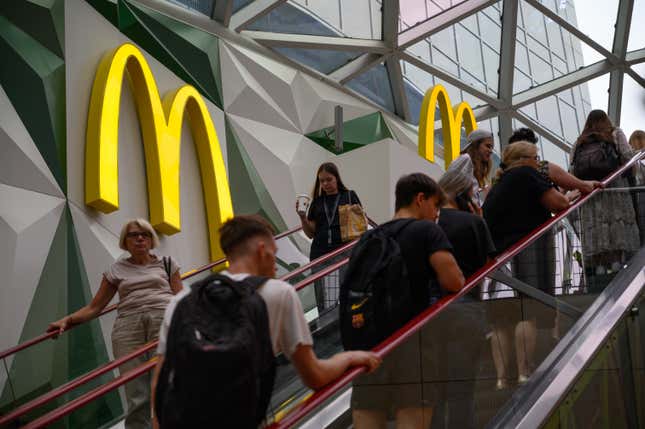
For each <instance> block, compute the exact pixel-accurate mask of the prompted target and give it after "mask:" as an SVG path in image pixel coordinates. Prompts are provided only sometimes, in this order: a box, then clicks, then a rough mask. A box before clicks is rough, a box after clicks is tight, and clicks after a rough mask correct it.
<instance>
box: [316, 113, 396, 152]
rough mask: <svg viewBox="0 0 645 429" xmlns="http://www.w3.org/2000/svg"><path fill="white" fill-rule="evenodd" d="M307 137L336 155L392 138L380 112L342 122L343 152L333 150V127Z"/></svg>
mask: <svg viewBox="0 0 645 429" xmlns="http://www.w3.org/2000/svg"><path fill="white" fill-rule="evenodd" d="M307 137H308V138H310V139H311V140H313V141H314V142H316V143H318V144H319V145H320V146H322V147H323V148H325V149H327V150H328V151H330V152H333V153H336V154H338V153H345V152H349V151H351V150H354V149H358V148H359V147H362V146H365V145H368V144H370V143H374V142H377V141H380V140H383V139H386V138H393V137H392V133H391V132H390V129H389V128H388V126H387V124H386V123H385V119H383V115H382V114H381V112H375V113H371V114H369V115H366V116H361V117H360V118H356V119H352V120H350V121H347V122H343V150H342V151H341V152H339V151H337V150H336V149H335V148H334V146H335V131H334V127H327V128H323V129H321V130H318V131H314V132H312V133H309V134H307Z"/></svg>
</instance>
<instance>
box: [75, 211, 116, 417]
mask: <svg viewBox="0 0 645 429" xmlns="http://www.w3.org/2000/svg"><path fill="white" fill-rule="evenodd" d="M65 217H66V221H67V225H68V228H67V269H68V277H67V311H68V312H71V311H75V310H76V309H78V308H81V307H82V306H84V305H86V304H87V303H89V302H90V301H91V300H92V292H91V288H90V282H89V279H88V278H87V273H86V272H85V264H84V263H83V257H82V256H81V251H80V248H79V245H78V240H77V238H76V233H75V231H74V224H73V222H72V216H71V213H70V211H69V209H67V210H66V211H65ZM107 262H108V261H106V263H107ZM67 356H68V362H69V364H68V368H69V369H68V378H70V379H71V378H76V377H79V376H81V375H83V374H85V373H87V372H89V371H91V370H93V369H96V368H97V367H99V366H100V365H102V364H104V363H106V362H107V361H108V360H109V356H108V352H107V348H106V346H105V340H104V339H103V333H102V332H101V325H100V323H99V322H98V320H94V321H92V322H89V323H85V324H83V325H80V326H78V327H76V328H74V331H73V335H70V336H69V341H68V350H67ZM110 379H112V376H111V375H110V374H106V375H104V376H102V377H99V378H97V379H95V380H93V381H92V382H90V383H88V384H86V385H84V386H83V387H81V388H79V389H76V390H75V391H74V392H72V393H70V395H68V398H67V399H68V400H69V399H73V398H76V397H78V396H80V395H81V394H83V393H86V392H88V391H90V390H91V389H93V388H95V387H97V386H99V385H101V384H104V383H106V382H107V381H109V380H110ZM122 411H123V410H122V407H121V400H120V399H119V396H118V393H117V392H111V393H110V394H108V395H105V396H102V397H101V398H99V399H97V400H96V401H93V402H91V403H90V404H88V405H86V406H84V407H83V408H81V409H80V410H78V411H76V412H74V413H72V414H70V415H69V417H67V419H68V423H69V427H71V428H80V427H99V426H101V425H103V424H105V423H107V422H110V421H112V420H113V418H114V417H116V416H119V415H121V414H122Z"/></svg>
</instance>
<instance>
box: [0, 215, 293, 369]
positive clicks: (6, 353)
mask: <svg viewBox="0 0 645 429" xmlns="http://www.w3.org/2000/svg"><path fill="white" fill-rule="evenodd" d="M301 229H302V226H296V227H293V228H290V229H288V230H286V231H283V232H281V233H280V234H277V235H276V236H275V237H274V239H275V240H279V239H280V238H283V237H286V236H287V235H291V234H293V233H295V232H298V231H300V230H301ZM224 262H226V258H220V259H218V260H216V261H213V262H210V263H208V264H206V265H204V266H202V267H199V268H196V269H194V270H191V271H187V272H185V273H184V274H182V275H181V279H182V280H185V279H188V278H190V277H193V276H196V275H197V274H199V273H203V272H204V271H206V270H210V269H211V268H213V267H216V266H218V265H221V264H223V263H224ZM117 305H118V304H112V305H108V306H107V307H105V308H104V309H103V310H102V311H101V312H100V313H99V314H98V316H96V317H95V319H96V318H99V317H101V316H103V315H105V314H107V313H110V312H112V311H114V310H115V309H116V308H117ZM90 320H94V319H90ZM90 320H87V321H86V322H89V321H90ZM86 322H82V323H78V324H75V325H72V326H70V327H69V328H67V329H66V330H65V331H63V333H65V332H68V331H69V330H70V329H74V328H75V327H77V326H80V325H82V324H83V323H86ZM57 335H58V332H56V331H52V332H45V333H43V334H41V335H38V336H36V337H34V338H32V339H30V340H27V341H25V342H23V343H20V344H18V345H15V346H13V347H10V348H8V349H6V350H4V351H2V352H0V359H4V358H6V357H8V356H11V355H13V354H16V353H18V352H19V351H22V350H24V349H27V348H29V347H32V346H35V345H36V344H39V343H41V342H43V341H45V340H47V339H50V338H54V337H56V336H57Z"/></svg>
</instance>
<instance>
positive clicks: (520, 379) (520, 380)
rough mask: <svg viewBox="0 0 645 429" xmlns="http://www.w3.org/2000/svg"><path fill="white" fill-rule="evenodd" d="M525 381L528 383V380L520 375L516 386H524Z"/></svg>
mask: <svg viewBox="0 0 645 429" xmlns="http://www.w3.org/2000/svg"><path fill="white" fill-rule="evenodd" d="M527 381H529V378H528V377H527V376H526V375H520V376H519V377H517V384H520V385H522V384H525V383H526V382H527Z"/></svg>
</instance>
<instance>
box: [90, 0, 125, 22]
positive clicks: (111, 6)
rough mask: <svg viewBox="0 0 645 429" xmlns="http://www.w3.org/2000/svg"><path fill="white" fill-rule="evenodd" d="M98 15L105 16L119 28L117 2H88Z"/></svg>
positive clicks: (109, 0) (94, 0)
mask: <svg viewBox="0 0 645 429" xmlns="http://www.w3.org/2000/svg"><path fill="white" fill-rule="evenodd" d="M86 1H87V2H88V3H89V4H90V5H91V6H92V7H93V8H94V9H96V11H97V12H98V13H100V14H101V15H103V16H104V17H105V18H106V19H107V20H108V21H110V22H111V23H112V25H114V26H115V27H118V26H119V16H118V11H117V5H116V0H114V1H113V0H86Z"/></svg>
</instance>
